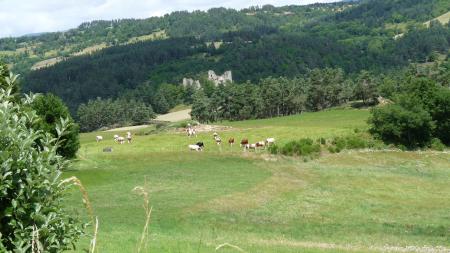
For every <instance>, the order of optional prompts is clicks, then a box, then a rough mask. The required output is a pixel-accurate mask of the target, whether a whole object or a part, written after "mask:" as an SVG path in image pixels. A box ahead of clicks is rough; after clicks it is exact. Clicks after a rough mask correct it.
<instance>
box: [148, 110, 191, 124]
mask: <svg viewBox="0 0 450 253" xmlns="http://www.w3.org/2000/svg"><path fill="white" fill-rule="evenodd" d="M190 113H191V109H186V110H182V111H178V112H171V113H168V114H164V115H159V116H158V117H156V120H158V121H169V122H177V121H181V120H187V119H191V114H190Z"/></svg>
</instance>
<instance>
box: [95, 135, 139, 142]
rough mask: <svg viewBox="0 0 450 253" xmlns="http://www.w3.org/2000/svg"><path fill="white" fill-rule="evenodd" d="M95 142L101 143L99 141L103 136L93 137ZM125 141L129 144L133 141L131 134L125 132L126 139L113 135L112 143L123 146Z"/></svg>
mask: <svg viewBox="0 0 450 253" xmlns="http://www.w3.org/2000/svg"><path fill="white" fill-rule="evenodd" d="M95 140H96V141H97V142H101V141H103V136H101V135H97V136H95ZM125 140H126V141H127V142H128V143H131V142H132V141H133V137H132V135H131V132H127V137H123V136H119V135H117V134H115V135H114V142H116V143H118V144H124V143H125Z"/></svg>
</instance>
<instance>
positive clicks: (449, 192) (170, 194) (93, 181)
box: [64, 109, 450, 253]
mask: <svg viewBox="0 0 450 253" xmlns="http://www.w3.org/2000/svg"><path fill="white" fill-rule="evenodd" d="M368 116H369V112H368V111H367V110H349V109H340V110H338V109H335V110H330V111H323V112H318V113H305V114H302V115H296V116H290V117H281V118H273V119H267V120H251V121H243V122H221V123H218V124H221V125H225V126H230V127H232V128H231V129H229V130H226V131H222V132H219V134H220V135H221V137H222V139H223V140H224V141H225V142H226V140H227V139H228V138H230V137H234V138H235V139H236V140H237V142H239V141H240V139H241V138H249V140H250V142H256V141H260V140H263V139H265V138H268V137H274V138H276V139H277V142H278V143H285V142H287V141H290V140H295V139H300V138H303V137H310V138H313V139H315V138H319V137H324V138H331V137H334V136H339V135H345V134H349V133H352V132H354V131H355V129H359V130H364V129H367V123H366V121H367V118H368ZM114 134H121V135H122V136H124V135H125V133H122V132H120V133H115V132H102V133H89V134H82V135H81V141H82V147H81V149H80V151H79V159H78V160H77V161H75V162H74V164H73V166H72V169H71V170H70V171H67V172H65V173H64V177H70V176H76V177H78V178H79V179H80V180H81V181H82V183H83V185H84V186H85V187H86V189H87V192H88V194H89V198H90V201H91V204H92V207H93V210H94V213H95V215H96V216H97V217H98V219H99V229H98V236H97V252H105V253H106V252H107V253H110V252H137V247H138V245H139V240H140V237H141V234H142V231H143V229H144V224H145V218H146V217H145V211H144V208H143V199H142V197H141V196H138V195H137V194H135V193H134V192H133V191H132V190H133V189H134V188H135V187H136V186H144V187H145V188H146V189H147V191H148V192H149V196H150V205H151V206H152V208H153V209H152V215H151V221H150V225H149V238H148V244H147V245H148V247H147V248H146V249H145V250H143V251H141V252H215V251H216V247H218V246H219V245H223V244H225V243H228V244H230V245H234V246H237V247H239V248H236V247H232V246H224V247H222V248H220V249H218V250H217V251H218V252H240V251H244V252H386V251H392V252H409V250H408V249H410V250H411V249H413V248H412V247H416V248H414V249H416V250H417V251H415V252H428V251H427V250H433V249H438V248H436V247H437V246H441V247H444V248H440V249H443V250H446V249H447V250H449V248H450V211H449V210H450V154H449V153H448V152H432V151H421V152H419V151H417V152H397V151H373V152H372V151H367V150H366V151H355V150H353V151H343V152H342V153H339V154H328V153H324V154H322V155H321V157H320V158H318V159H315V160H309V161H306V162H305V161H304V160H303V159H302V158H292V157H281V156H272V155H269V154H268V153H267V152H263V151H260V152H257V153H256V152H243V150H242V149H241V148H240V147H239V145H235V146H234V147H229V146H228V144H227V143H223V144H222V146H221V147H219V146H217V145H216V144H215V143H214V140H213V138H212V133H200V134H199V135H198V136H197V137H194V138H188V137H187V136H186V135H185V134H184V133H182V132H177V131H167V132H162V133H158V134H150V135H143V136H134V143H133V144H124V145H119V144H116V143H114V142H113V135H114ZM96 135H102V136H103V137H104V139H105V140H104V141H103V142H100V143H97V142H96V141H95V136H96ZM197 141H203V142H204V143H205V151H204V152H191V151H189V150H188V149H187V145H188V144H193V143H195V142H197ZM108 146H111V147H113V149H114V151H113V152H112V153H103V152H102V149H103V148H104V147H108ZM81 199H82V198H81V194H80V192H79V191H78V190H77V189H76V188H73V189H72V190H71V191H70V192H69V194H68V198H67V208H68V210H69V211H70V212H73V213H75V214H77V215H79V216H80V217H81V218H83V219H85V220H88V215H87V212H86V210H85V208H84V207H83V203H82V201H81ZM92 230H93V227H92V226H91V227H89V228H88V229H87V231H88V233H89V235H88V236H87V237H85V238H83V240H82V241H81V242H80V244H79V245H78V249H77V251H76V252H83V249H85V248H88V246H89V240H90V239H91V234H92ZM411 251H412V250H411ZM430 252H431V251H430ZM442 252H445V251H442Z"/></svg>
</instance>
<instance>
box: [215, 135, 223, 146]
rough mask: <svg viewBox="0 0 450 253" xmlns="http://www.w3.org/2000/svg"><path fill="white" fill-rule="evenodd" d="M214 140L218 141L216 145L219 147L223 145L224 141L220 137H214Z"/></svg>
mask: <svg viewBox="0 0 450 253" xmlns="http://www.w3.org/2000/svg"><path fill="white" fill-rule="evenodd" d="M214 140H215V141H216V144H217V145H220V144H222V139H220V137H219V136H214Z"/></svg>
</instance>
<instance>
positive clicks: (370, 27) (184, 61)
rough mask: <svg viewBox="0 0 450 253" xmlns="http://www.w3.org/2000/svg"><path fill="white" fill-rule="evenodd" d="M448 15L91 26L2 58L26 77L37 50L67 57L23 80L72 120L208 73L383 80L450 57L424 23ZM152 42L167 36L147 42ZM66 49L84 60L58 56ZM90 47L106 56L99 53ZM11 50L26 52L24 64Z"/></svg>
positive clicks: (346, 14)
mask: <svg viewBox="0 0 450 253" xmlns="http://www.w3.org/2000/svg"><path fill="white" fill-rule="evenodd" d="M449 10H450V6H449V4H448V3H447V1H443V0H432V1H426V0H408V1H397V0H376V1H375V0H371V1H370V0H369V1H362V2H358V3H355V2H348V3H335V4H315V5H308V6H286V7H277V8H275V7H273V6H264V7H262V8H249V9H244V10H242V11H236V10H232V9H224V8H217V9H211V10H209V11H207V12H201V11H197V12H193V13H188V12H175V13H172V14H170V15H166V16H164V17H162V18H150V19H146V20H121V21H114V22H109V21H97V22H92V23H86V24H83V25H81V26H80V27H79V28H77V29H74V30H71V31H69V32H66V33H52V34H44V35H41V36H37V37H31V38H29V37H27V38H18V39H15V40H11V39H3V40H0V45H1V46H0V48H3V50H6V49H8V50H10V51H8V50H7V51H3V55H7V57H9V58H6V60H7V61H9V62H10V63H11V62H17V64H16V67H15V69H16V70H23V71H25V70H24V67H27V68H28V67H31V65H32V64H35V60H36V59H37V58H39V57H37V58H36V57H35V56H32V55H28V56H26V54H25V53H23V52H28V51H27V50H30V48H32V49H33V50H34V51H36V52H37V53H38V54H41V55H44V56H45V57H47V56H48V57H61V56H60V55H61V54H63V55H65V56H64V58H51V59H58V60H53V61H50V62H51V64H53V63H56V62H58V61H59V62H58V63H57V64H55V65H53V66H50V67H45V68H41V69H36V70H35V71H31V72H29V73H28V70H27V71H25V75H24V77H25V78H24V79H25V80H24V82H23V83H24V91H26V92H27V91H34V92H53V93H55V94H57V95H58V96H61V97H62V98H63V99H64V101H65V102H66V103H67V104H68V105H69V107H70V108H71V111H72V112H74V111H75V110H76V108H77V107H78V105H79V104H80V103H84V102H87V101H88V100H89V99H93V98H97V97H102V98H115V97H118V96H121V94H124V93H127V92H128V91H132V90H134V89H136V88H137V87H139V86H140V85H142V84H144V83H145V84H146V85H149V86H151V87H152V88H151V89H153V90H156V88H157V87H158V86H159V85H161V84H163V83H173V84H179V83H180V82H181V80H182V78H183V77H197V78H199V77H200V76H204V75H205V73H206V71H208V70H209V69H212V70H215V71H216V72H219V73H220V72H223V71H226V70H232V71H233V78H234V80H235V81H236V82H246V81H247V80H250V81H251V82H258V81H259V80H260V79H261V78H265V77H268V76H286V77H295V76H299V75H303V74H305V73H307V72H308V71H309V70H310V69H313V68H326V67H330V68H342V69H343V70H344V71H345V72H347V73H348V74H351V75H354V74H357V73H358V72H359V71H361V70H369V71H372V72H375V73H380V74H381V73H386V72H388V71H392V70H395V69H398V68H403V67H405V66H407V65H408V64H410V63H411V62H427V61H428V59H430V58H432V55H433V54H435V53H436V52H437V53H439V54H441V55H444V56H446V55H447V54H448V50H449V48H450V46H449V45H450V27H449V26H448V25H444V26H443V25H438V24H437V25H433V26H432V27H430V28H426V27H425V26H423V22H424V21H425V20H430V18H432V17H434V16H431V15H436V17H437V16H439V15H442V14H444V13H446V12H448V11H449ZM402 22H406V23H408V24H416V25H411V29H409V30H408V32H407V33H405V35H404V36H403V37H402V38H400V39H397V40H394V39H393V38H394V37H395V35H396V34H397V33H398V31H397V30H396V27H395V26H393V25H392V24H393V23H396V24H401V23H402ZM149 33H150V34H159V35H161V36H159V37H158V36H156V35H155V36H151V35H145V34H149ZM69 40H70V41H74V42H73V43H67V41H69ZM11 41H12V42H11ZM116 42H117V43H116ZM131 42H132V43H131ZM212 42H215V43H212ZM80 43H81V44H80ZM101 43H104V44H101ZM62 44H64V45H66V46H67V48H70V50H72V49H73V50H76V51H75V52H78V53H74V51H70V50H69V51H70V52H72V53H70V52H69V51H67V52H66V51H64V50H62V51H61V50H57V49H56V48H60V47H61V45H62ZM93 45H104V47H105V48H104V49H102V50H99V51H95V50H94V49H95V48H98V47H95V46H93ZM219 45H220V46H219ZM13 49H14V50H16V51H18V52H22V53H20V55H21V56H20V57H19V58H18V59H16V58H17V57H16V56H17V55H15V53H12V51H11V50H13ZM16 51H14V52H16ZM67 54H69V55H67ZM0 55H2V53H1V51H0ZM75 55H79V56H75ZM45 57H44V58H45ZM4 59H5V58H4ZM28 65H29V66H28Z"/></svg>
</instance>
